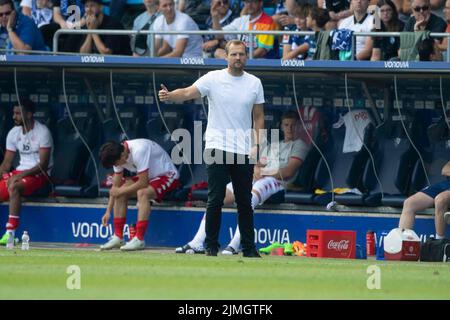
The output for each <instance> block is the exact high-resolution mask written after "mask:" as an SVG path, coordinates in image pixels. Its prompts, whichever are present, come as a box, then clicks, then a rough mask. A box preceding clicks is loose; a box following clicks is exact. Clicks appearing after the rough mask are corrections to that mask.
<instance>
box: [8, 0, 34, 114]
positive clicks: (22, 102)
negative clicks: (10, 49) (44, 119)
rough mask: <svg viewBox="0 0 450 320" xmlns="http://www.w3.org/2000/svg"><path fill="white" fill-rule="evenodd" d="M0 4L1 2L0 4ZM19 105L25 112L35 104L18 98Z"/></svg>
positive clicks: (30, 110)
mask: <svg viewBox="0 0 450 320" xmlns="http://www.w3.org/2000/svg"><path fill="white" fill-rule="evenodd" d="M0 1H3V0H0ZM0 3H1V2H0ZM0 5H1V4H0ZM20 107H21V108H22V111H23V112H24V113H25V112H31V113H34V111H35V110H36V106H35V104H34V102H33V101H31V100H30V99H28V98H23V99H20Z"/></svg>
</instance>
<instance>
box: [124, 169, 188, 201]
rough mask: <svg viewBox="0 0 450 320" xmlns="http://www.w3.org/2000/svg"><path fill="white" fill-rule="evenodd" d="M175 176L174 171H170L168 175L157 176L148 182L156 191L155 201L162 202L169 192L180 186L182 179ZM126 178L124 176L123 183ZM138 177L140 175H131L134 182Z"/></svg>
mask: <svg viewBox="0 0 450 320" xmlns="http://www.w3.org/2000/svg"><path fill="white" fill-rule="evenodd" d="M173 176H174V174H173V173H172V174H171V173H168V174H167V175H163V176H158V177H155V178H153V179H151V180H150V181H149V182H148V185H149V186H150V187H152V188H153V189H154V190H155V192H156V199H154V200H155V201H157V202H161V201H162V199H163V198H164V196H165V195H166V194H167V193H168V192H170V191H173V190H175V189H177V188H178V187H179V186H180V180H178V179H175V178H173ZM125 179H126V178H123V180H122V183H125ZM128 179H130V178H128ZM138 179H139V177H138V176H133V177H131V180H133V181H134V182H136V181H138Z"/></svg>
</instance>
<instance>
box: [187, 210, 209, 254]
mask: <svg viewBox="0 0 450 320" xmlns="http://www.w3.org/2000/svg"><path fill="white" fill-rule="evenodd" d="M205 221H206V219H205V215H203V218H202V222H200V226H199V227H198V230H197V234H196V235H195V237H194V239H192V240H191V242H189V243H188V244H189V245H190V246H191V247H193V248H198V247H201V248H203V244H204V243H205V239H206V227H205Z"/></svg>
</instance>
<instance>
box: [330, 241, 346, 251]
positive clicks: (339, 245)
mask: <svg viewBox="0 0 450 320" xmlns="http://www.w3.org/2000/svg"><path fill="white" fill-rule="evenodd" d="M349 243H350V240H341V241H334V240H330V241H329V242H328V249H330V250H336V251H342V250H347V249H348V245H349Z"/></svg>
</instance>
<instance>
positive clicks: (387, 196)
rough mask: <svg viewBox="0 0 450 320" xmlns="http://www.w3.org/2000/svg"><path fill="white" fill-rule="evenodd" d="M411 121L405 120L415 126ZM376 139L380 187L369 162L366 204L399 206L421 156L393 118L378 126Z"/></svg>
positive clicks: (366, 170)
mask: <svg viewBox="0 0 450 320" xmlns="http://www.w3.org/2000/svg"><path fill="white" fill-rule="evenodd" d="M410 120H412V119H409V121H406V122H407V123H408V125H412V121H410ZM411 130H412V128H411ZM375 137H376V138H375V143H374V145H375V148H374V160H375V168H376V171H377V173H378V177H379V179H380V182H381V186H380V184H379V183H378V181H377V179H376V176H375V173H374V170H373V165H372V162H371V160H370V161H369V162H368V163H367V166H366V169H365V172H364V185H365V187H366V188H367V190H368V195H367V196H366V198H365V199H364V203H365V204H366V205H369V206H379V205H381V204H383V205H386V206H395V207H400V206H402V205H403V201H404V200H405V199H406V197H407V195H408V188H409V184H410V180H411V172H412V169H413V166H414V164H415V163H416V161H417V159H418V155H417V153H416V152H415V151H414V149H413V148H412V145H411V142H410V140H409V139H408V137H407V136H406V134H405V132H404V129H403V126H402V124H401V122H400V121H398V120H393V119H390V120H389V121H387V122H385V123H384V124H383V125H381V126H379V127H378V128H377V129H376V131H375ZM382 191H383V196H382V193H381V192H382Z"/></svg>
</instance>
